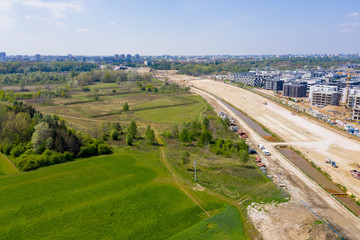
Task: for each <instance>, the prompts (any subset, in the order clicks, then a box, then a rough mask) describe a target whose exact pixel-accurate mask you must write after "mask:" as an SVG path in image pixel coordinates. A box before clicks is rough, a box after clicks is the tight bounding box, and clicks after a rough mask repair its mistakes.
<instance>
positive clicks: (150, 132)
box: [145, 125, 155, 144]
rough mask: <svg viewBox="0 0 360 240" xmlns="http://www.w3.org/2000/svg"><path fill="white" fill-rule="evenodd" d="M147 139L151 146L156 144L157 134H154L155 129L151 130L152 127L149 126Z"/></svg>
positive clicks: (146, 134)
mask: <svg viewBox="0 0 360 240" xmlns="http://www.w3.org/2000/svg"><path fill="white" fill-rule="evenodd" d="M145 139H146V140H147V141H148V142H149V143H150V144H152V143H154V142H155V132H154V130H153V129H151V127H150V125H148V126H147V128H146V133H145Z"/></svg>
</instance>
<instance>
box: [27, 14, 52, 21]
mask: <svg viewBox="0 0 360 240" xmlns="http://www.w3.org/2000/svg"><path fill="white" fill-rule="evenodd" d="M25 18H26V19H28V20H41V21H48V20H49V19H48V18H47V17H37V16H32V15H25Z"/></svg>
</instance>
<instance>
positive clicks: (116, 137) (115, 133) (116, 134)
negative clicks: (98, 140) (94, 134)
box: [110, 129, 119, 140]
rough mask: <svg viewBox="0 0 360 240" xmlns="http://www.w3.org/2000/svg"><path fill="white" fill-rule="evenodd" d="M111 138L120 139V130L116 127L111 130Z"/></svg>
mask: <svg viewBox="0 0 360 240" xmlns="http://www.w3.org/2000/svg"><path fill="white" fill-rule="evenodd" d="M110 138H111V139H112V140H118V139H119V132H118V130H116V129H113V130H111V132H110Z"/></svg>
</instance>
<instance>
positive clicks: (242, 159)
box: [239, 150, 249, 164]
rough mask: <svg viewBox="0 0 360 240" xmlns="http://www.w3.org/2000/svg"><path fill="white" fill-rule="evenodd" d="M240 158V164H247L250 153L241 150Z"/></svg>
mask: <svg viewBox="0 0 360 240" xmlns="http://www.w3.org/2000/svg"><path fill="white" fill-rule="evenodd" d="M239 158H240V162H241V163H242V164H245V163H247V162H248V161H249V153H248V151H247V150H240V151H239Z"/></svg>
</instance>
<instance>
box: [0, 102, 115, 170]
mask: <svg viewBox="0 0 360 240" xmlns="http://www.w3.org/2000/svg"><path fill="white" fill-rule="evenodd" d="M0 150H1V152H3V153H5V154H7V155H11V156H12V157H13V158H14V162H13V163H14V165H15V166H16V167H17V168H18V169H19V170H21V171H29V170H32V169H36V168H39V167H42V166H48V165H52V164H57V163H61V162H65V161H70V160H73V159H74V158H76V157H89V156H93V155H98V154H109V153H111V152H112V150H111V148H110V147H109V146H108V145H107V144H106V143H105V142H104V141H103V140H101V139H100V140H97V139H92V138H89V137H86V136H83V135H82V134H80V133H77V132H75V131H74V130H72V129H69V128H68V127H67V125H66V122H65V120H63V119H61V118H59V117H58V116H57V115H53V116H50V115H45V116H44V115H43V114H41V113H40V112H39V111H36V110H35V109H34V108H33V107H31V106H27V105H24V104H22V103H18V102H16V101H15V102H13V103H12V104H8V105H6V106H4V105H0Z"/></svg>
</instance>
